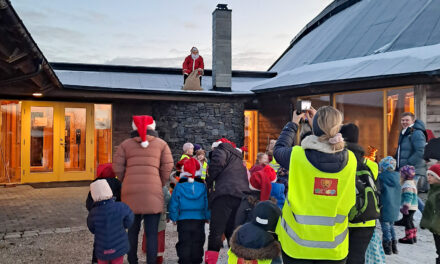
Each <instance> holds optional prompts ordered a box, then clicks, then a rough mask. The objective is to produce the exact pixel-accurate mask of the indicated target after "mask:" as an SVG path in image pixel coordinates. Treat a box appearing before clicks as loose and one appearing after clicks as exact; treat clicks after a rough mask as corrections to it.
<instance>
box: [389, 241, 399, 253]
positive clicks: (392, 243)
mask: <svg viewBox="0 0 440 264" xmlns="http://www.w3.org/2000/svg"><path fill="white" fill-rule="evenodd" d="M391 249H392V251H393V254H399V251H398V250H397V240H392V241H391Z"/></svg>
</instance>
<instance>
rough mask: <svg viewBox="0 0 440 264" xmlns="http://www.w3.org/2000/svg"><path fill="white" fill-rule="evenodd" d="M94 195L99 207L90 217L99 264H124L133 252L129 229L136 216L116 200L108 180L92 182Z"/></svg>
mask: <svg viewBox="0 0 440 264" xmlns="http://www.w3.org/2000/svg"><path fill="white" fill-rule="evenodd" d="M90 192H91V194H92V199H93V201H94V202H95V205H94V206H93V208H92V210H91V211H90V213H89V216H88V217H87V226H88V227H89V230H90V232H92V234H95V254H96V257H97V259H98V264H122V262H123V260H124V255H125V254H127V253H128V251H129V248H130V244H129V243H128V235H127V232H126V231H125V229H127V228H130V226H131V225H132V224H133V220H134V215H133V212H132V211H131V210H130V208H129V207H128V206H127V205H126V204H124V203H122V202H116V201H115V200H114V199H113V193H112V190H111V189H110V186H109V184H108V183H107V181H106V180H97V181H95V182H92V184H90Z"/></svg>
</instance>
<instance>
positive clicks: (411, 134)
mask: <svg viewBox="0 0 440 264" xmlns="http://www.w3.org/2000/svg"><path fill="white" fill-rule="evenodd" d="M400 124H401V125H402V131H401V133H400V135H399V142H398V146H397V152H396V155H395V157H396V161H397V166H396V170H397V171H399V170H400V168H402V167H403V166H405V165H411V166H414V167H415V168H416V176H415V177H414V180H415V181H416V184H417V182H418V181H419V180H420V178H421V177H423V180H422V181H421V182H422V183H426V175H425V174H426V164H425V161H424V159H423V153H424V150H425V145H426V137H427V136H426V131H425V124H424V123H423V121H421V120H418V119H417V120H416V117H415V116H414V114H413V113H410V112H405V113H403V114H402V116H401V118H400ZM423 185H426V184H423ZM417 186H420V184H417ZM418 188H419V191H420V192H426V191H427V186H420V187H418ZM423 208H424V204H423V202H422V200H421V199H420V198H419V210H420V211H421V212H423Z"/></svg>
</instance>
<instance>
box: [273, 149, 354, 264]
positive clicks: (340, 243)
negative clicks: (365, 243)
mask: <svg viewBox="0 0 440 264" xmlns="http://www.w3.org/2000/svg"><path fill="white" fill-rule="evenodd" d="M356 167H357V161H356V157H355V156H354V154H353V153H352V152H351V151H348V162H347V165H346V166H345V168H343V169H342V170H341V171H339V172H337V173H325V172H322V171H320V170H318V169H317V168H315V167H314V166H313V165H312V164H310V162H309V161H308V160H307V157H306V155H305V151H304V149H302V148H301V147H299V146H296V147H294V148H293V149H292V154H291V159H290V167H289V191H288V193H287V197H286V198H287V199H286V202H285V203H284V206H283V210H282V216H281V218H280V220H279V222H278V224H277V228H276V230H275V232H276V233H277V235H278V239H279V241H280V243H281V247H282V248H283V251H284V252H285V253H286V254H287V255H288V256H290V257H292V258H298V259H315V260H341V259H344V258H345V257H346V256H347V254H348V217H347V216H348V213H349V211H350V209H351V208H352V207H353V205H354V204H355V201H356V187H355V180H356V179H355V175H356Z"/></svg>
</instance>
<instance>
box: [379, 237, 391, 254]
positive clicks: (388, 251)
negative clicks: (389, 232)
mask: <svg viewBox="0 0 440 264" xmlns="http://www.w3.org/2000/svg"><path fill="white" fill-rule="evenodd" d="M382 246H383V251H384V252H385V255H391V254H393V253H392V251H391V241H385V240H383V241H382Z"/></svg>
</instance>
